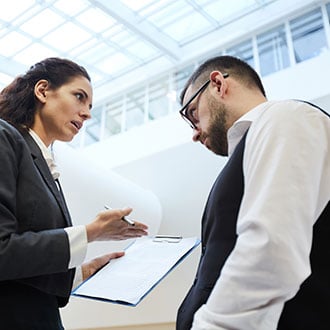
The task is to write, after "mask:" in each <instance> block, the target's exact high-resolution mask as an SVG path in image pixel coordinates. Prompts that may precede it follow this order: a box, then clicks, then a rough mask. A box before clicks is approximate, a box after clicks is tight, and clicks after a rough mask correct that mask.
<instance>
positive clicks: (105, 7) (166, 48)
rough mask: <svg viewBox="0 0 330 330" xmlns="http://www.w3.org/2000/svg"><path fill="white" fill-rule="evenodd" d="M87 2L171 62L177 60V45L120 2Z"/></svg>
mask: <svg viewBox="0 0 330 330" xmlns="http://www.w3.org/2000/svg"><path fill="white" fill-rule="evenodd" d="M89 2H90V3H91V4H92V5H94V6H95V7H97V8H99V9H101V10H102V11H104V12H105V13H106V14H108V15H110V16H112V17H113V18H114V19H115V20H117V21H118V22H119V23H121V24H123V25H124V26H126V27H127V28H128V29H129V30H131V31H132V32H133V33H136V34H137V35H139V36H140V37H141V38H142V39H143V40H145V41H147V42H149V43H151V44H152V45H153V46H154V47H156V48H158V49H159V50H160V51H161V52H162V53H164V54H165V55H167V56H169V57H170V58H171V59H172V60H174V61H177V60H179V58H180V47H179V46H178V44H177V43H176V42H175V41H174V40H173V39H171V38H170V37H168V36H167V35H165V34H164V33H161V32H160V31H159V30H157V29H156V28H155V27H154V26H153V25H152V24H150V23H148V22H147V21H146V20H141V18H140V17H139V16H137V15H136V13H134V12H133V11H132V10H131V9H129V8H128V7H127V6H125V5H123V4H122V3H121V2H120V1H108V0H90V1H89Z"/></svg>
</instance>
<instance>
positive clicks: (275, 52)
mask: <svg viewBox="0 0 330 330" xmlns="http://www.w3.org/2000/svg"><path fill="white" fill-rule="evenodd" d="M257 43H258V52H259V61H260V73H261V75H262V76H265V75H267V74H270V73H272V72H276V71H279V70H281V69H284V68H286V67H288V66H289V65H290V59H289V51H288V45H287V42H286V35H285V28H284V25H282V26H279V27H276V28H274V29H272V30H270V31H267V32H265V33H262V34H260V35H259V36H258V37H257Z"/></svg>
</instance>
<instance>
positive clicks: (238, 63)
mask: <svg viewBox="0 0 330 330" xmlns="http://www.w3.org/2000/svg"><path fill="white" fill-rule="evenodd" d="M216 70H218V71H220V72H222V73H228V74H229V76H230V77H233V78H235V79H237V80H238V81H240V82H242V83H243V84H244V85H246V86H247V87H251V88H256V89H258V90H259V91H260V92H261V93H262V94H263V95H264V96H266V93H265V89H264V87H263V85H262V82H261V80H260V77H259V76H258V74H257V72H256V71H255V70H254V69H253V68H252V67H251V66H250V65H249V64H248V63H246V62H244V61H242V60H240V59H239V58H237V57H233V56H229V55H224V56H216V57H213V58H210V59H208V60H207V61H205V62H204V63H202V64H201V65H200V66H199V67H198V68H197V69H196V70H195V71H194V72H193V74H192V75H191V76H190V78H189V79H188V81H187V82H186V84H185V86H184V88H183V90H182V92H181V95H180V100H181V103H182V102H183V98H184V96H185V93H186V91H187V89H188V87H189V86H190V85H193V84H195V83H198V84H199V85H202V84H203V83H204V82H205V81H207V79H209V76H210V73H211V72H212V71H216Z"/></svg>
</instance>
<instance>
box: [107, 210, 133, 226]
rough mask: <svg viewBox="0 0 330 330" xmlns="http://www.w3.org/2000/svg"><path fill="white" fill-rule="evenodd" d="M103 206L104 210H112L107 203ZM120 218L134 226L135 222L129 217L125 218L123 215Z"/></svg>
mask: <svg viewBox="0 0 330 330" xmlns="http://www.w3.org/2000/svg"><path fill="white" fill-rule="evenodd" d="M104 208H105V209H106V210H112V208H111V207H109V206H107V205H104ZM121 220H123V221H125V222H126V223H128V224H129V225H130V226H135V222H134V221H133V220H130V219H127V218H125V217H122V218H121Z"/></svg>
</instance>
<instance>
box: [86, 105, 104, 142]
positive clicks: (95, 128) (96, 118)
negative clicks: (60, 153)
mask: <svg viewBox="0 0 330 330" xmlns="http://www.w3.org/2000/svg"><path fill="white" fill-rule="evenodd" d="M91 115H92V118H91V119H89V120H88V121H86V122H85V124H84V126H86V130H85V136H84V138H85V139H84V145H85V146H87V145H89V144H91V143H95V142H98V141H99V140H100V132H101V116H102V106H99V107H95V108H93V110H92V113H91Z"/></svg>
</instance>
